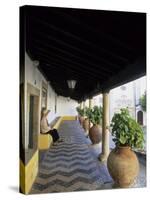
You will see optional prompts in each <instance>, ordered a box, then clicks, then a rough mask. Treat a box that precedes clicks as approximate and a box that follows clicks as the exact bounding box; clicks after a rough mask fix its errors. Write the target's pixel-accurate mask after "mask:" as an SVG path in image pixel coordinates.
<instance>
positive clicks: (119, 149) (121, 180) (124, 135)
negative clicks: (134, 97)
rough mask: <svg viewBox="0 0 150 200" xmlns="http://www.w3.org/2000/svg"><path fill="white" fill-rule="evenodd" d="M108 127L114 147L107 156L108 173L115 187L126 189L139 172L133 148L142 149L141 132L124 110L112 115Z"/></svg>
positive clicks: (126, 110)
mask: <svg viewBox="0 0 150 200" xmlns="http://www.w3.org/2000/svg"><path fill="white" fill-rule="evenodd" d="M110 127H111V129H112V130H111V132H112V136H113V137H114V139H113V141H114V142H115V145H116V147H115V149H113V150H112V151H111V152H110V154H109V156H108V159H107V167H108V171H109V173H110V175H111V177H112V178H113V179H114V181H115V183H116V185H118V186H119V187H128V186H130V185H132V184H133V182H134V180H135V178H136V177H137V175H138V172H139V162H138V159H137V156H136V154H135V153H134V151H133V148H140V149H141V148H143V143H144V137H143V131H142V128H141V127H140V125H139V124H138V123H137V122H136V121H135V120H134V119H133V118H132V117H131V116H130V114H129V111H128V109H126V108H124V109H121V110H120V113H115V114H114V116H113V118H112V121H111V124H110Z"/></svg>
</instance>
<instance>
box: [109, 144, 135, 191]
mask: <svg viewBox="0 0 150 200" xmlns="http://www.w3.org/2000/svg"><path fill="white" fill-rule="evenodd" d="M107 167H108V171H109V173H110V175H111V177H112V178H113V180H114V181H115V183H116V185H118V186H119V187H123V188H124V187H129V186H130V185H132V184H133V182H134V180H135V178H136V177H137V175H138V173H139V161H138V159H137V156H136V154H135V153H134V152H133V151H132V150H131V148H130V147H128V146H119V147H116V148H115V149H113V150H112V151H111V153H110V154H109V156H108V160H107Z"/></svg>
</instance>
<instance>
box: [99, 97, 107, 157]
mask: <svg viewBox="0 0 150 200" xmlns="http://www.w3.org/2000/svg"><path fill="white" fill-rule="evenodd" d="M108 154H109V93H103V123H102V153H101V155H100V160H101V161H106V160H107V157H108Z"/></svg>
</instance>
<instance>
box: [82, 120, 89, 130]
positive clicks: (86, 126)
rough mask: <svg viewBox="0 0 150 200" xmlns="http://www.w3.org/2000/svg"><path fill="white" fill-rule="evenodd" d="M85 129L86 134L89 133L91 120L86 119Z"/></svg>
mask: <svg viewBox="0 0 150 200" xmlns="http://www.w3.org/2000/svg"><path fill="white" fill-rule="evenodd" d="M83 128H84V130H85V132H86V133H87V132H88V131H89V119H88V118H86V119H85V120H84V121H83Z"/></svg>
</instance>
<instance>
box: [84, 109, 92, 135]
mask: <svg viewBox="0 0 150 200" xmlns="http://www.w3.org/2000/svg"><path fill="white" fill-rule="evenodd" d="M84 111H85V119H84V121H83V128H84V130H85V132H86V133H88V131H89V127H90V120H89V116H90V113H91V108H89V107H85V110H84Z"/></svg>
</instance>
